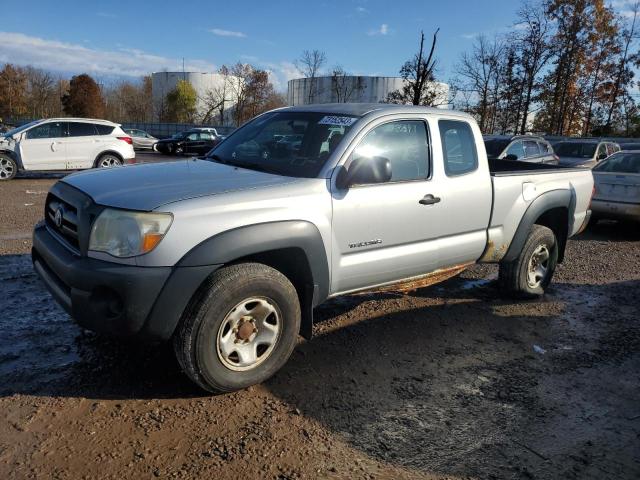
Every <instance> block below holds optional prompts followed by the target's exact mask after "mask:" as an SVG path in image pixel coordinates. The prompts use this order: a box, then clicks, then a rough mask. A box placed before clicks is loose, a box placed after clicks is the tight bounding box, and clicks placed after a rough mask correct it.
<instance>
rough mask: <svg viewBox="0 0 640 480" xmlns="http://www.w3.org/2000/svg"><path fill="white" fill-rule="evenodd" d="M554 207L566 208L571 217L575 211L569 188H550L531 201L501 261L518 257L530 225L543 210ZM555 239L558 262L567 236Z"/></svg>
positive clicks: (546, 210) (573, 199) (561, 257)
mask: <svg viewBox="0 0 640 480" xmlns="http://www.w3.org/2000/svg"><path fill="white" fill-rule="evenodd" d="M554 208H566V209H567V210H568V211H569V216H568V218H569V219H571V218H573V213H574V211H575V198H574V196H573V195H572V194H571V191H570V190H568V189H563V190H551V191H549V192H546V193H543V194H542V195H540V196H539V197H538V198H536V199H535V200H533V202H531V204H530V205H529V206H528V207H527V210H526V211H525V212H524V215H523V216H522V218H521V219H520V224H519V225H518V228H517V229H516V233H515V234H514V235H513V239H512V240H511V245H509V249H508V250H507V253H506V254H505V256H504V257H503V258H502V261H503V262H510V261H513V260H515V259H516V258H517V257H518V255H520V252H521V251H522V248H523V247H524V244H525V242H526V241H527V238H528V237H529V232H530V231H531V227H533V225H534V224H535V222H536V220H537V219H538V218H540V216H541V215H543V214H544V213H545V212H548V211H549V210H551V209H554ZM568 229H569V225H568V224H567V230H568ZM557 241H558V247H559V251H558V262H561V261H562V259H563V258H564V249H565V246H566V244H567V238H558V239H557Z"/></svg>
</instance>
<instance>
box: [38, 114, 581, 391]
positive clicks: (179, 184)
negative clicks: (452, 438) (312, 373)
mask: <svg viewBox="0 0 640 480" xmlns="http://www.w3.org/2000/svg"><path fill="white" fill-rule="evenodd" d="M592 193H593V177H592V175H591V171H590V170H589V169H584V168H566V167H557V166H548V165H537V164H530V163H521V162H511V161H507V160H497V161H495V162H491V163H490V162H489V161H488V160H487V156H486V153H485V147H484V143H483V140H482V135H481V133H480V130H479V129H478V126H477V125H476V123H475V121H474V120H473V119H472V117H470V116H468V115H466V114H462V113H457V112H453V111H449V110H439V109H431V108H425V107H410V106H393V105H382V104H374V105H366V104H353V105H350V104H336V105H317V106H304V107H292V108H284V109H279V110H275V111H271V112H268V113H265V114H263V115H260V116H258V117H256V118H255V119H253V120H252V121H251V122H249V123H247V124H246V125H244V126H243V127H241V128H239V129H238V130H236V131H235V132H234V133H233V134H231V135H230V136H229V137H228V138H227V139H226V140H224V141H223V142H222V143H220V144H219V145H217V146H216V147H215V148H214V149H213V150H212V151H211V152H209V154H207V156H206V157H204V158H202V159H195V158H194V159H189V160H184V161H179V162H174V163H159V164H144V165H134V166H127V167H120V168H113V169H107V170H102V171H87V172H82V173H78V174H74V175H70V176H68V177H65V178H64V179H63V180H60V181H59V182H57V183H56V184H55V185H54V186H53V187H52V188H51V191H50V192H49V195H48V197H47V200H46V206H45V212H44V213H45V219H44V221H43V222H41V223H40V224H38V225H37V226H36V228H35V231H34V236H33V252H32V255H33V264H34V267H35V270H36V271H37V272H38V274H39V275H40V277H41V278H42V279H43V280H44V282H45V284H46V285H47V287H48V288H49V290H50V292H51V293H52V294H53V296H54V297H55V298H56V299H57V301H58V302H59V303H60V304H61V305H62V306H63V307H64V308H65V309H66V310H67V311H68V312H69V313H70V314H71V316H72V317H73V318H74V319H75V320H76V321H77V322H78V323H79V324H80V325H81V326H83V327H85V328H88V329H91V330H95V331H99V332H107V333H112V334H119V335H130V336H137V337H140V338H146V339H152V340H172V341H173V344H174V347H175V352H176V356H177V358H178V361H179V363H180V365H181V367H182V368H183V370H184V372H185V373H186V374H187V375H188V376H189V377H190V378H191V379H192V380H193V381H194V382H196V383H197V384H198V385H200V386H201V387H202V388H204V389H207V390H210V391H231V390H235V389H239V388H243V387H246V386H248V385H251V384H255V383H258V382H261V381H263V380H265V379H267V378H268V377H270V376H271V375H273V374H274V373H275V372H276V371H277V370H278V369H279V368H280V367H282V365H283V364H284V363H285V362H286V361H287V359H288V358H289V356H290V354H291V352H292V350H293V348H294V345H295V343H296V341H297V336H298V335H299V334H301V335H302V336H304V337H307V338H309V337H310V336H311V331H312V325H313V309H314V307H316V306H317V305H319V304H320V303H322V302H324V301H325V300H327V299H329V298H332V297H335V296H338V295H344V294H348V293H351V292H358V291H364V290H399V291H406V290H415V289H417V288H420V287H423V286H427V285H430V284H433V283H436V282H438V281H442V280H444V279H446V278H449V277H451V276H453V275H456V274H458V273H459V272H461V271H462V270H464V269H465V268H467V267H469V266H470V265H473V264H474V263H476V262H492V263H499V264H500V276H499V281H500V284H501V288H502V290H503V291H504V292H508V293H511V294H515V295H521V296H535V295H542V294H543V293H544V290H545V288H546V287H547V286H548V285H549V282H550V281H551V277H552V275H553V272H554V269H555V267H556V264H557V263H559V262H562V260H563V257H564V251H565V245H566V242H567V239H568V238H569V237H570V236H572V235H575V234H576V233H578V232H580V231H581V230H582V229H583V228H584V227H585V226H586V224H587V222H588V220H589V215H590V211H589V204H590V201H591V197H592Z"/></svg>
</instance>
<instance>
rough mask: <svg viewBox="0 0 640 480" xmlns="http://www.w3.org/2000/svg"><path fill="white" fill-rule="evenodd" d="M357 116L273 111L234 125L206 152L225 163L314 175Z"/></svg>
mask: <svg viewBox="0 0 640 480" xmlns="http://www.w3.org/2000/svg"><path fill="white" fill-rule="evenodd" d="M358 118H359V117H355V116H349V115H328V114H325V113H316V112H273V113H268V114H265V115H262V116H260V117H258V118H256V119H255V120H252V121H251V122H249V123H247V124H246V125H245V126H243V127H242V128H240V129H238V130H237V131H236V132H234V133H233V134H232V135H231V136H229V137H228V138H227V139H226V140H224V141H223V142H222V143H220V144H219V145H217V146H216V147H215V148H214V149H213V150H211V151H210V152H209V153H208V154H207V158H210V159H211V160H214V161H219V162H222V163H227V164H229V165H236V166H239V167H243V168H249V169H253V170H260V171H266V172H270V173H275V174H278V175H284V176H288V177H303V178H314V177H317V176H318V174H319V173H320V170H321V169H322V167H323V166H324V164H325V162H326V161H327V159H328V158H329V156H330V155H331V153H333V152H334V151H335V149H336V148H337V147H338V145H339V144H340V142H341V141H342V139H343V138H344V136H345V134H346V133H347V132H348V131H349V130H350V129H351V128H352V126H353V124H354V123H355V122H356V121H357V120H358Z"/></svg>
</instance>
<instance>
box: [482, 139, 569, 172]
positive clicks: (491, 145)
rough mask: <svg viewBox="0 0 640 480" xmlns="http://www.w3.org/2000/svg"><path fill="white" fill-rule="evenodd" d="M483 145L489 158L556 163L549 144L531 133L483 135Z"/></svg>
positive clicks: (555, 156)
mask: <svg viewBox="0 0 640 480" xmlns="http://www.w3.org/2000/svg"><path fill="white" fill-rule="evenodd" d="M484 146H485V148H486V150H487V157H488V158H490V159H506V160H522V161H525V162H532V163H546V164H552V165H557V164H558V156H557V155H556V154H555V153H554V152H553V147H551V144H550V143H549V142H548V141H547V140H545V139H544V138H542V137H537V136H533V135H516V136H512V135H485V136H484Z"/></svg>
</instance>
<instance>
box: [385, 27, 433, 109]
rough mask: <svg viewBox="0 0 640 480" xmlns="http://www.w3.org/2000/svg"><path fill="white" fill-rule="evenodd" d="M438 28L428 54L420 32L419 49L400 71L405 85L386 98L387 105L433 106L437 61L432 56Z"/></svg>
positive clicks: (422, 34) (422, 33)
mask: <svg viewBox="0 0 640 480" xmlns="http://www.w3.org/2000/svg"><path fill="white" fill-rule="evenodd" d="M439 31H440V29H439V28H438V29H437V30H436V31H435V32H434V34H433V38H432V40H431V47H430V49H429V53H428V54H427V53H426V51H425V45H424V32H420V47H419V49H418V53H416V54H415V55H414V57H413V58H412V59H411V60H408V61H407V62H405V64H404V65H403V66H402V68H401V69H400V76H401V77H402V78H403V80H404V81H405V85H404V86H403V87H402V89H400V90H396V91H395V92H391V93H390V94H389V95H388V97H387V102H389V103H401V104H413V105H434V102H436V99H437V97H438V92H437V91H436V89H435V88H433V85H432V82H434V81H435V69H436V65H437V63H438V62H437V60H436V58H435V56H434V54H435V50H436V43H437V41H438V32H439Z"/></svg>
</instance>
